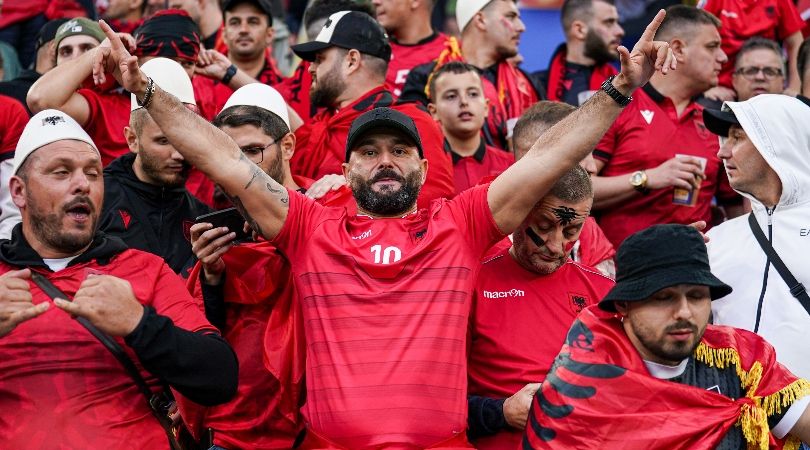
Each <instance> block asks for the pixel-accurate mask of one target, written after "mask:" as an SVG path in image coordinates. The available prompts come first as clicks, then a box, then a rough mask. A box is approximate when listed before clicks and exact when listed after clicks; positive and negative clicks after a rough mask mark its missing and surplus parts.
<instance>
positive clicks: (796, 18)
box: [777, 0, 804, 40]
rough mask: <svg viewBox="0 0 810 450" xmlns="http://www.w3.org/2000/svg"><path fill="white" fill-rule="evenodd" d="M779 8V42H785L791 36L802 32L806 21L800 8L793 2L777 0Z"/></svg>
mask: <svg viewBox="0 0 810 450" xmlns="http://www.w3.org/2000/svg"><path fill="white" fill-rule="evenodd" d="M777 7H778V8H779V18H780V20H779V25H778V27H777V33H778V36H779V40H784V39H786V38H787V37H788V36H790V35H791V34H793V33H796V32H799V31H802V28H804V20H802V16H801V15H800V14H799V10H798V8H796V5H795V4H794V3H793V2H792V1H790V0H777Z"/></svg>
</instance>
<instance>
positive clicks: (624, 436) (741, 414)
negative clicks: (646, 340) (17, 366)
mask: <svg viewBox="0 0 810 450" xmlns="http://www.w3.org/2000/svg"><path fill="white" fill-rule="evenodd" d="M694 357H695V358H696V359H697V360H698V361H701V362H703V363H705V364H707V365H709V366H712V367H717V368H725V367H728V366H734V367H735V369H736V371H737V374H738V375H739V377H740V380H741V381H742V384H743V386H742V387H743V389H744V390H745V391H746V394H745V396H744V397H742V398H740V399H738V400H732V399H730V398H729V397H726V396H724V395H721V394H718V393H715V392H712V391H708V390H704V389H701V388H697V387H692V386H687V385H683V384H678V383H674V382H671V381H666V380H660V379H657V378H654V377H652V376H651V375H650V374H649V372H648V371H647V368H646V366H645V365H644V362H643V361H642V359H641V357H640V356H639V353H638V351H636V349H635V348H634V347H633V344H631V343H630V341H629V339H628V338H627V335H626V334H625V332H624V330H623V328H622V325H621V322H620V320H619V319H618V318H617V317H616V316H614V315H611V314H608V313H606V312H603V311H601V310H599V309H598V308H597V307H596V306H592V307H589V308H587V309H586V310H584V311H583V312H582V313H580V315H579V317H578V319H577V321H576V322H574V325H573V326H572V327H571V330H570V331H569V332H568V337H567V338H566V343H565V345H564V346H563V348H562V350H561V351H560V354H559V355H558V356H557V360H556V362H555V364H554V367H552V370H551V372H550V373H549V375H548V377H547V378H546V382H544V383H543V387H542V390H541V391H540V392H538V393H537V395H536V397H535V401H534V402H533V405H532V411H531V415H530V417H529V423H528V425H527V427H526V436H525V438H524V448H529V447H528V446H526V445H525V444H529V445H530V446H531V448H535V449H546V448H548V449H551V448H554V449H573V448H576V449H586V450H588V449H593V450H596V449H604V448H621V449H623V450H656V449H660V450H680V449H683V450H687V449H689V450H710V449H714V448H715V447H716V446H717V445H718V443H719V442H720V441H721V440H722V439H723V437H724V436H725V434H726V432H727V431H728V430H729V429H730V428H731V427H732V426H733V425H734V424H735V423H737V422H738V421H739V423H740V425H741V427H742V431H743V435H744V436H745V439H746V441H747V442H748V444H749V446H748V448H749V449H757V450H768V449H769V448H770V449H782V448H786V449H787V448H796V446H797V445H798V440H795V439H792V438H791V439H788V442H787V443H785V442H782V441H781V440H777V439H776V438H774V437H773V436H772V435H771V434H770V432H769V429H768V422H767V418H768V416H769V415H773V414H776V413H778V412H781V411H782V408H783V406H782V405H783V402H791V401H793V400H795V399H797V398H801V397H803V396H804V395H810V383H809V382H808V381H807V380H804V379H798V378H796V377H795V376H794V375H793V374H791V373H790V372H789V371H788V370H787V369H785V368H784V367H783V366H781V365H780V364H778V363H777V362H776V354H775V352H774V350H773V347H771V346H770V345H769V344H767V343H766V342H765V341H764V340H763V339H762V338H760V337H759V336H757V335H755V334H753V333H750V332H747V331H744V330H738V329H735V328H731V327H722V326H713V325H709V326H708V327H707V328H706V332H705V333H704V335H703V338H702V339H701V343H700V345H699V346H698V348H697V350H696V351H695V353H694ZM541 405H542V406H541Z"/></svg>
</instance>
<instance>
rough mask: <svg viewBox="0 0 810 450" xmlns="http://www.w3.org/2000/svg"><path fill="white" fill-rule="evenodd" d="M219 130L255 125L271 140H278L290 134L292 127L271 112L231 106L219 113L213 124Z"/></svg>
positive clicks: (242, 106) (244, 106) (249, 106)
mask: <svg viewBox="0 0 810 450" xmlns="http://www.w3.org/2000/svg"><path fill="white" fill-rule="evenodd" d="M213 124H214V126H215V127H217V128H222V127H241V126H243V125H253V126H254V127H257V128H261V130H262V132H263V133H264V134H266V135H268V136H270V137H271V138H273V139H275V140H278V139H281V138H282V137H284V135H286V134H287V133H289V132H290V127H288V126H287V124H286V123H284V121H283V120H282V119H281V117H279V116H277V115H275V114H273V113H271V112H270V111H268V110H266V109H264V108H259V107H258V106H252V105H236V106H231V107H230V108H227V109H225V110H223V111H222V112H221V113H219V114H218V115H217V116H216V117H215V118H214V122H213Z"/></svg>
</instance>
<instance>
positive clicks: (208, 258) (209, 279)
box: [191, 223, 236, 285]
mask: <svg viewBox="0 0 810 450" xmlns="http://www.w3.org/2000/svg"><path fill="white" fill-rule="evenodd" d="M235 238H236V233H234V232H229V230H228V227H219V228H214V226H213V225H211V224H210V223H195V224H194V225H192V226H191V251H192V252H194V256H196V257H197V259H199V260H200V262H201V263H202V267H203V272H204V273H205V284H209V285H217V284H219V283H220V282H221V280H222V273H223V272H225V262H224V261H222V255H224V254H225V253H226V252H227V251H228V250H230V249H231V247H233V240H234V239H235Z"/></svg>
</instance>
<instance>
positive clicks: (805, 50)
mask: <svg viewBox="0 0 810 450" xmlns="http://www.w3.org/2000/svg"><path fill="white" fill-rule="evenodd" d="M797 59H798V62H797V66H798V69H799V79H800V80H801V79H802V78H804V74H805V72H806V71H807V70H808V69H810V38H807V39H805V40H804V42H802V45H801V46H800V47H799V57H798V58H797Z"/></svg>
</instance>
